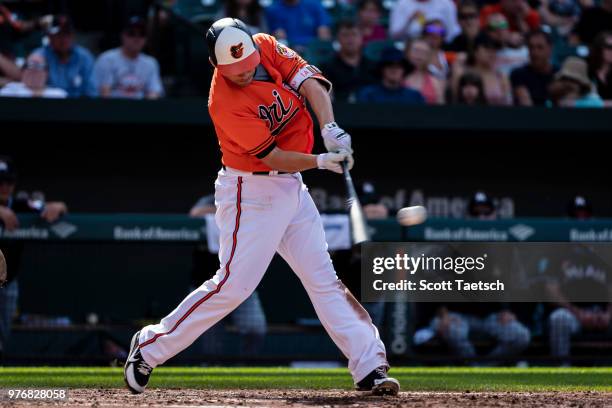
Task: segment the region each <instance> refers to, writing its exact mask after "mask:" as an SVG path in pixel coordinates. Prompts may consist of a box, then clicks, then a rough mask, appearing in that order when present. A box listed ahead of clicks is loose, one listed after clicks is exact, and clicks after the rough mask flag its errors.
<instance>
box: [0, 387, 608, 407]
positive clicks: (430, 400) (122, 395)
mask: <svg viewBox="0 0 612 408" xmlns="http://www.w3.org/2000/svg"><path fill="white" fill-rule="evenodd" d="M0 405H2V406H13V407H28V406H44V405H56V406H62V407H84V406H89V407H113V406H114V407H169V406H176V407H186V406H205V407H234V406H241V407H282V406H289V407H294V408H299V407H315V406H326V407H364V408H365V407H427V408H430V407H470V408H472V407H506V406H514V407H551V408H552V407H583V408H604V407H612V393H605V392H589V391H587V392H545V393H530V392H500V393H493V392H467V391H466V392H402V393H400V395H399V396H398V397H372V396H363V395H362V394H358V393H357V392H352V391H343V390H191V389H180V390H179V389H150V390H147V392H146V393H145V394H142V395H132V394H130V393H129V392H128V391H126V390H122V389H99V390H96V389H74V390H70V391H69V398H68V400H67V401H55V402H50V401H23V400H22V401H10V402H8V404H7V401H0Z"/></svg>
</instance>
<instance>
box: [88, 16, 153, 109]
mask: <svg viewBox="0 0 612 408" xmlns="http://www.w3.org/2000/svg"><path fill="white" fill-rule="evenodd" d="M146 42H147V29H146V24H145V22H144V20H143V19H142V18H140V17H137V16H135V17H131V18H130V19H129V20H128V22H127V24H126V26H125V28H124V29H123V32H122V34H121V46H120V47H119V48H115V49H112V50H109V51H106V52H104V53H102V55H100V57H98V60H97V61H96V64H95V66H94V82H95V84H96V87H97V89H98V92H99V94H100V96H101V97H103V98H127V99H157V98H159V97H161V96H163V94H164V89H163V86H162V83H161V78H160V73H159V64H158V63H157V60H155V58H153V57H151V56H149V55H146V54H143V52H142V50H143V49H144V47H145V45H146Z"/></svg>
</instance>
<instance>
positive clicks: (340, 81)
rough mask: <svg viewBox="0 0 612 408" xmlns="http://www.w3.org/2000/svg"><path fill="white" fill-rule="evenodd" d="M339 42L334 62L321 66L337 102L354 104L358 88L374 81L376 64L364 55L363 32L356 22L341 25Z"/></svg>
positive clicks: (339, 27)
mask: <svg viewBox="0 0 612 408" xmlns="http://www.w3.org/2000/svg"><path fill="white" fill-rule="evenodd" d="M336 39H337V41H338V44H339V46H340V49H339V50H338V52H337V53H336V56H335V57H334V59H332V60H331V61H330V62H328V63H327V64H325V65H322V66H321V70H322V71H323V72H324V73H325V76H326V77H327V78H328V79H329V80H330V81H331V82H332V84H334V87H333V92H334V97H335V99H336V100H337V101H354V99H355V92H356V91H357V90H358V89H359V88H361V87H363V86H365V85H369V84H372V83H374V82H375V80H376V77H375V71H376V64H375V62H374V61H371V60H369V59H368V58H367V57H365V56H364V55H363V39H362V35H361V31H360V30H359V28H358V27H357V25H356V24H355V23H354V22H351V21H343V22H341V23H340V24H339V25H338V28H337V31H336Z"/></svg>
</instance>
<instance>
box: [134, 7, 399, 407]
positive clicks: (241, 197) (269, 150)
mask: <svg viewBox="0 0 612 408" xmlns="http://www.w3.org/2000/svg"><path fill="white" fill-rule="evenodd" d="M206 41H207V43H208V48H209V53H210V62H211V63H212V64H213V65H214V66H215V68H216V69H215V73H214V76H213V79H212V83H211V87H210V99H209V102H208V105H209V106H208V107H209V111H210V115H211V117H212V120H213V123H214V125H215V130H216V133H217V137H218V138H219V146H220V148H221V152H222V153H223V160H222V161H223V167H222V169H221V170H220V171H219V174H218V177H217V180H216V182H215V205H216V207H217V212H216V215H215V219H216V222H217V225H218V226H219V229H220V250H219V260H220V268H219V270H218V271H217V273H216V275H215V276H214V277H213V278H212V279H210V280H208V281H206V282H204V284H202V286H200V287H199V288H198V289H196V290H195V291H194V292H192V293H191V294H189V295H188V296H187V298H185V299H184V300H183V301H182V302H181V304H180V305H179V306H178V307H177V308H176V309H174V310H173V311H172V312H171V313H170V314H169V315H168V316H166V317H164V318H163V319H162V320H161V322H160V323H159V324H154V325H150V326H146V327H144V328H143V329H142V330H140V331H139V332H137V333H136V334H135V335H134V337H133V338H132V344H131V349H130V353H129V357H128V360H127V362H126V364H125V369H124V374H125V381H126V384H127V386H128V388H129V389H130V390H131V391H132V392H134V393H141V392H143V391H144V389H145V387H146V385H147V383H148V381H149V377H150V375H151V372H152V370H153V368H154V367H156V366H157V365H159V364H162V363H164V362H165V361H167V360H168V359H169V358H171V357H172V356H174V355H176V354H177V353H179V352H180V351H182V350H183V349H185V348H186V347H188V346H189V345H190V344H191V343H192V342H193V341H194V340H196V339H197V338H198V337H199V336H200V335H201V334H202V333H203V332H205V331H206V330H207V329H208V328H210V327H211V326H212V325H214V324H215V323H217V322H218V321H219V320H221V319H222V318H223V317H224V316H226V315H227V314H228V313H230V312H231V311H232V310H234V308H236V307H237V306H238V305H239V304H240V303H242V302H243V301H244V300H245V299H246V298H247V297H248V296H249V295H250V294H251V293H252V292H253V291H254V290H255V288H256V287H257V285H258V284H259V282H260V280H261V279H262V277H263V274H264V273H265V271H266V269H267V268H268V265H269V264H270V262H271V260H272V257H273V256H274V254H275V253H276V252H278V253H279V254H280V255H281V256H282V257H283V258H284V259H285V261H287V263H288V264H289V265H290V266H291V268H292V269H293V270H294V272H295V273H296V274H297V275H298V277H299V278H300V280H301V282H302V284H303V285H304V287H305V288H306V291H307V292H308V296H309V297H310V300H311V301H312V303H313V305H314V308H315V310H316V312H317V315H318V317H319V320H320V321H321V323H322V324H323V326H324V327H325V330H327V332H328V333H329V335H330V336H331V338H332V339H333V341H334V342H335V343H336V345H337V346H338V347H339V348H340V350H341V351H342V352H343V353H344V355H345V356H346V357H347V358H348V361H349V363H348V367H349V370H350V371H351V374H352V376H353V380H354V381H355V384H356V387H357V389H358V390H362V391H371V392H372V393H373V394H377V395H381V394H391V395H396V394H397V393H398V391H399V382H398V381H397V380H395V379H393V378H390V377H388V376H387V370H388V368H389V365H388V363H387V360H386V354H385V346H384V345H383V343H382V342H381V340H380V338H379V335H378V330H377V329H376V327H375V326H374V325H373V324H372V321H371V319H370V317H369V315H368V313H367V312H366V311H365V309H363V307H362V306H361V305H360V304H359V303H358V302H357V301H356V300H355V298H354V297H353V296H352V295H351V293H350V292H349V291H348V290H347V289H346V287H345V286H344V285H343V284H342V282H341V281H340V280H339V279H338V278H337V276H336V273H335V271H334V267H333V265H332V263H331V260H330V257H329V254H328V253H327V243H326V242H325V235H324V231H323V226H322V223H321V219H320V216H319V213H318V211H317V209H316V207H315V205H314V202H313V201H312V198H311V197H310V194H309V193H308V190H307V188H306V186H305V185H304V184H303V182H302V177H301V175H300V173H299V172H300V171H304V170H309V169H313V168H319V169H324V170H330V171H333V172H336V173H342V168H341V163H342V162H343V161H345V160H346V161H347V162H348V164H349V167H351V166H352V164H353V158H352V152H353V151H352V149H351V138H350V136H349V135H348V134H347V133H346V132H344V131H343V130H342V129H341V128H340V127H338V125H336V123H335V122H334V115H333V110H332V105H331V100H330V97H329V94H328V91H329V90H330V88H331V84H330V83H329V82H328V81H327V80H326V79H325V78H324V77H323V75H322V74H321V72H320V71H319V70H318V69H317V68H316V67H314V66H312V65H308V63H307V62H306V61H304V60H303V59H302V58H300V56H298V55H297V54H296V53H295V52H294V51H293V50H291V49H289V48H287V47H285V46H284V45H283V44H281V43H279V42H277V41H276V39H275V38H274V37H272V36H269V35H266V34H256V35H254V36H251V35H250V34H249V33H248V30H247V28H246V26H245V24H244V23H243V22H241V21H240V20H237V19H232V18H224V19H221V20H218V21H217V22H215V23H214V24H213V25H212V26H211V28H210V29H209V30H208V32H207V34H206ZM306 100H308V102H309V103H310V105H311V107H312V109H313V111H314V112H315V114H316V115H317V119H318V120H319V123H322V124H325V125H324V126H323V128H322V130H321V133H322V135H323V139H324V143H325V146H326V148H327V150H328V151H329V153H324V154H319V155H312V154H310V152H311V150H312V146H313V122H312V119H311V117H310V115H309V113H308V111H307V109H306Z"/></svg>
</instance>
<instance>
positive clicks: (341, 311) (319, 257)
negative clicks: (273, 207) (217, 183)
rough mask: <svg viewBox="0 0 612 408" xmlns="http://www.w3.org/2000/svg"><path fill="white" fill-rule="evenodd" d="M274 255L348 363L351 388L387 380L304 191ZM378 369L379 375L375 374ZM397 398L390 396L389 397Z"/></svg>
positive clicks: (373, 336)
mask: <svg viewBox="0 0 612 408" xmlns="http://www.w3.org/2000/svg"><path fill="white" fill-rule="evenodd" d="M279 254H280V255H281V256H282V257H283V258H284V259H285V260H286V261H287V263H288V264H289V265H290V266H291V268H292V269H293V270H294V271H295V273H296V274H297V275H298V277H299V278H300V280H301V281H302V284H303V285H304V287H305V288H306V291H307V292H308V296H309V297H310V300H311V301H312V304H313V306H314V308H315V311H316V312H317V316H318V317H319V320H320V321H321V323H322V324H323V326H324V327H325V329H326V330H327V332H328V334H329V335H330V336H331V338H332V339H333V341H334V342H335V343H336V345H337V346H338V347H339V348H340V350H341V351H342V353H343V354H344V355H345V356H346V357H347V358H348V360H349V370H350V371H351V374H352V376H353V379H354V381H355V383H356V384H358V383H360V382H361V381H362V380H364V379H366V377H368V380H367V381H369V380H370V378H369V376H372V377H373V378H372V382H373V380H374V379H375V378H374V377H376V378H378V377H380V378H383V377H384V378H386V369H387V368H388V363H387V359H386V353H385V346H384V344H383V343H382V341H381V340H380V337H379V334H378V330H377V329H376V327H375V326H374V325H373V324H372V320H371V319H370V316H369V315H368V312H366V310H365V309H364V308H363V307H362V306H361V304H359V302H358V301H357V300H356V299H355V298H354V297H353V295H352V294H351V293H350V292H349V290H348V289H347V288H346V287H345V286H344V284H343V283H342V282H341V281H340V280H339V279H338V277H337V276H336V272H335V271H334V267H333V265H332V263H331V259H330V257H329V253H328V252H327V244H326V241H325V233H324V231H323V225H322V222H321V217H320V216H319V213H318V211H317V209H316V207H315V205H314V202H313V201H312V198H311V197H310V195H309V194H308V192H307V191H306V190H305V189H304V190H303V191H302V193H301V196H300V208H299V210H298V212H297V213H296V216H295V218H294V219H293V220H292V222H291V224H290V225H289V227H288V228H287V231H286V233H285V236H284V237H283V239H282V241H281V245H280V246H279ZM381 368H382V370H381V372H376V370H377V369H381ZM382 371H384V372H382ZM393 381H395V380H393ZM395 382H396V381H395ZM393 387H394V388H395V385H393ZM397 389H399V383H397ZM381 391H383V390H382V389H381ZM385 391H386V390H385ZM396 392H397V391H393V390H390V393H396Z"/></svg>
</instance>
